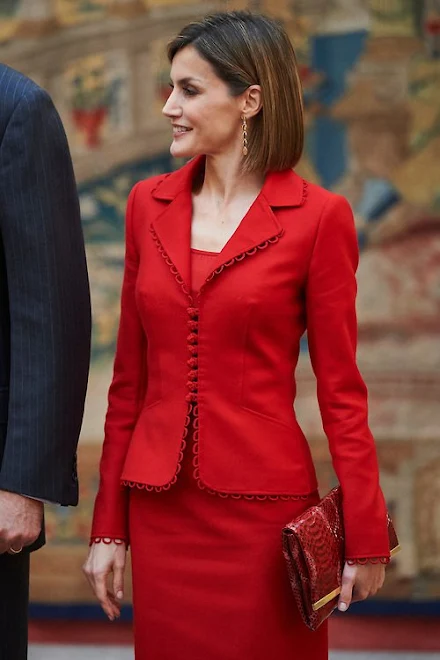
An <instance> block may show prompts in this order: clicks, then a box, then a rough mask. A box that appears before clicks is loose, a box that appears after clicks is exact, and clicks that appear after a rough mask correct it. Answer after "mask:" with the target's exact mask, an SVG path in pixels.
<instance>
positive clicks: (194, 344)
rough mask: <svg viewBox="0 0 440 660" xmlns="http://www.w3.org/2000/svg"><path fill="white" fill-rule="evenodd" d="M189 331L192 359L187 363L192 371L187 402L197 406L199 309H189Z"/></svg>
mask: <svg viewBox="0 0 440 660" xmlns="http://www.w3.org/2000/svg"><path fill="white" fill-rule="evenodd" d="M187 312H188V317H189V319H188V329H189V334H188V336H187V342H188V351H189V354H190V358H189V360H188V362H187V364H188V367H189V368H190V371H189V372H188V382H187V384H186V385H187V387H188V390H189V393H188V394H187V395H186V400H187V401H188V403H191V404H195V403H197V394H198V378H199V372H198V367H199V362H198V353H199V346H198V345H199V335H198V330H199V309H198V308H197V307H188V309H187Z"/></svg>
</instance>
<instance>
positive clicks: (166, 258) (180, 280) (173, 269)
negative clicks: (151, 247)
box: [150, 225, 193, 305]
mask: <svg viewBox="0 0 440 660" xmlns="http://www.w3.org/2000/svg"><path fill="white" fill-rule="evenodd" d="M150 232H151V235H152V237H153V240H154V242H155V243H156V247H157V249H158V251H159V254H160V255H161V256H162V258H163V259H164V261H165V263H166V265H167V266H168V268H169V269H170V271H171V274H172V275H174V278H175V280H176V282H177V284H178V285H179V286H180V287H181V289H182V291H183V293H184V294H185V295H186V296H187V297H188V299H189V301H190V304H191V305H192V304H193V297H192V294H191V291H189V290H188V288H187V286H186V284H185V282H184V281H183V277H182V276H181V274H180V273H179V271H178V270H177V268H176V266H175V265H174V264H173V262H172V261H171V259H170V257H169V256H168V253H167V252H165V249H164V247H163V245H162V243H161V241H160V238H159V236H158V235H157V233H156V230H155V229H154V227H153V225H150Z"/></svg>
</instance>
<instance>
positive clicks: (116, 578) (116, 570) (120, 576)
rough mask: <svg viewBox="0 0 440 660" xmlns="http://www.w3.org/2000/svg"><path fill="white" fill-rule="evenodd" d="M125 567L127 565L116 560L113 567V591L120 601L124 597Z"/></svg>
mask: <svg viewBox="0 0 440 660" xmlns="http://www.w3.org/2000/svg"><path fill="white" fill-rule="evenodd" d="M124 569H125V565H121V564H119V563H118V562H116V561H115V565H114V567H113V593H114V595H115V597H116V600H117V601H119V602H120V601H121V600H122V599H123V598H124Z"/></svg>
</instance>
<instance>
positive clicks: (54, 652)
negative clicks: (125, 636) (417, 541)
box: [29, 644, 440, 660]
mask: <svg viewBox="0 0 440 660" xmlns="http://www.w3.org/2000/svg"><path fill="white" fill-rule="evenodd" d="M104 658H105V660H133V658H134V656H133V651H132V650H131V649H130V648H127V647H124V646H70V647H69V646H56V645H50V646H49V645H44V644H33V645H31V647H30V651H29V660H85V659H87V660H98V659H101V660H103V659H104ZM330 660H440V652H439V653H381V652H380V651H379V652H370V651H366V652H363V653H355V652H353V653H352V652H350V651H332V652H331V653H330Z"/></svg>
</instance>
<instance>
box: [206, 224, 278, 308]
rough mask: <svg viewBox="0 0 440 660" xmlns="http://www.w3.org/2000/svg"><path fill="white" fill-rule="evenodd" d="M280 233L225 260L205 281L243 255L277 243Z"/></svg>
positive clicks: (241, 259) (208, 280) (243, 256)
mask: <svg viewBox="0 0 440 660" xmlns="http://www.w3.org/2000/svg"><path fill="white" fill-rule="evenodd" d="M282 233H283V232H282V231H281V232H280V233H279V234H277V235H276V236H273V237H272V238H268V239H267V241H263V242H262V243H260V244H259V245H256V246H255V247H253V248H251V249H250V250H246V252H241V253H240V254H237V256H236V257H233V258H232V259H229V261H226V262H225V263H224V264H222V265H221V266H219V267H218V268H216V269H215V270H213V271H212V273H211V274H210V275H209V276H208V277H207V278H206V282H210V281H211V280H212V279H213V278H214V277H215V276H216V275H220V273H222V272H223V271H224V269H225V268H229V267H230V266H232V265H233V264H235V262H236V261H243V259H244V258H245V257H252V256H253V255H254V254H256V253H257V252H258V250H265V249H266V248H267V247H269V245H272V244H273V243H278V241H279V240H280V236H281V234H282ZM206 282H205V284H206ZM202 286H204V285H202ZM199 295H200V292H199Z"/></svg>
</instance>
